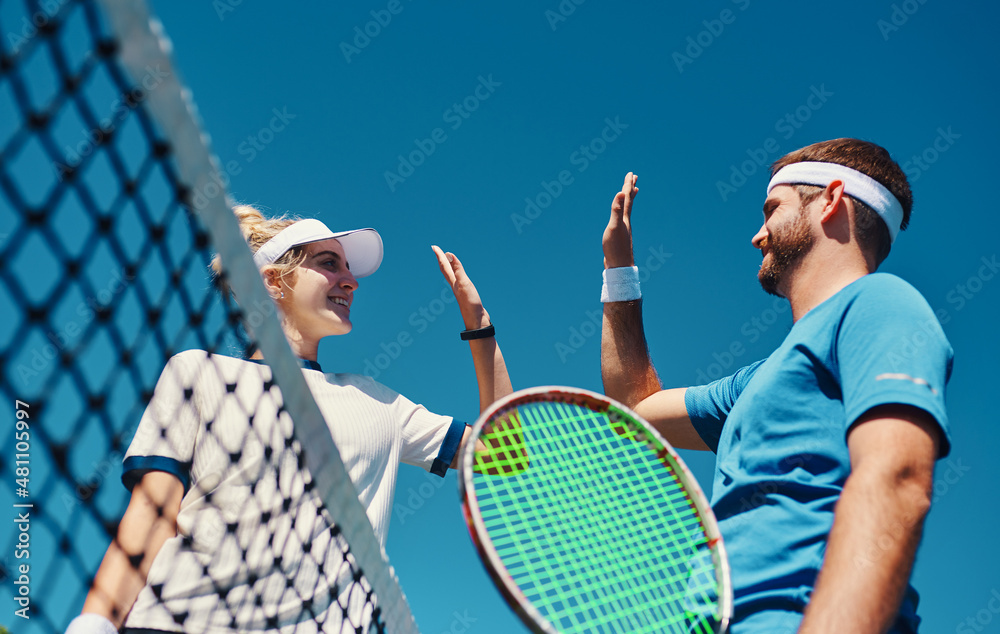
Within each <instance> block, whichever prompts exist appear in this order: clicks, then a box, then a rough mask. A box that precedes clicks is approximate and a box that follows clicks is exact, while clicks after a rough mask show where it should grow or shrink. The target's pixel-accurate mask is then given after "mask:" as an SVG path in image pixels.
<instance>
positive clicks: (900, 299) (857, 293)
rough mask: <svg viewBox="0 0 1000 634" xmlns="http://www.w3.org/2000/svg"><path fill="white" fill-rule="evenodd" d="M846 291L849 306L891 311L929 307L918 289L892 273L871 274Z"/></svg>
mask: <svg viewBox="0 0 1000 634" xmlns="http://www.w3.org/2000/svg"><path fill="white" fill-rule="evenodd" d="M845 290H847V291H848V293H846V296H845V297H844V299H845V300H846V301H845V303H846V304H847V305H848V306H853V305H856V304H862V305H866V306H873V307H885V308H888V309H890V310H891V309H903V310H907V309H909V308H913V307H920V308H925V307H928V306H929V305H928V303H927V299H926V298H924V296H923V295H922V294H921V293H920V291H918V290H917V289H916V287H914V286H913V285H912V284H910V283H909V282H907V281H906V280H904V279H903V278H901V277H898V276H896V275H893V274H891V273H870V274H868V275H866V276H864V277H862V278H861V279H859V280H857V281H856V282H854V283H853V284H851V285H850V286H849V287H848V288H847V289H845Z"/></svg>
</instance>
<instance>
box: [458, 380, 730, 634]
mask: <svg viewBox="0 0 1000 634" xmlns="http://www.w3.org/2000/svg"><path fill="white" fill-rule="evenodd" d="M477 445H478V447H479V448H480V449H481V448H482V447H483V445H485V446H486V450H485V451H483V450H479V451H477ZM612 462H613V463H614V464H611V465H610V466H609V464H610V463H612ZM615 467H617V469H616V468H615ZM459 494H460V496H461V499H462V509H463V513H464V515H465V519H466V522H467V524H468V526H469V533H470V535H471V537H472V540H473V542H474V544H475V546H476V549H477V550H478V551H479V554H480V558H481V560H482V561H483V564H484V566H485V567H486V569H487V572H488V573H489V574H490V576H491V578H492V579H493V581H494V583H495V584H496V585H497V587H498V589H499V590H500V592H501V594H502V595H503V596H504V598H505V599H506V600H507V602H508V604H509V605H510V606H511V608H512V609H513V610H514V612H515V613H516V614H517V615H518V616H519V617H520V618H521V620H522V621H523V622H524V623H525V624H526V625H527V626H528V627H529V628H530V629H531V630H532V631H534V632H545V633H555V632H601V631H607V632H617V631H636V632H637V631H649V632H679V633H685V634H688V633H691V632H696V633H698V634H702V633H706V634H707V633H709V632H713V633H714V632H725V631H726V630H727V628H728V626H729V621H730V619H731V615H732V609H733V599H732V589H731V585H730V579H729V565H728V562H727V559H726V553H725V546H724V544H723V540H722V536H721V534H720V533H719V528H718V524H717V523H716V521H715V516H714V514H713V513H712V510H711V507H710V506H709V504H708V500H707V498H706V497H705V495H704V493H703V492H702V490H701V487H699V486H698V482H697V481H696V480H695V478H694V476H693V475H692V474H691V472H690V471H689V470H688V468H687V466H686V465H685V464H684V463H683V461H682V460H681V459H680V458H679V457H678V456H677V453H676V452H675V451H674V449H673V448H672V447H671V446H670V445H669V444H668V443H667V442H666V441H665V440H664V439H663V438H662V437H661V436H660V435H659V434H658V433H657V432H656V430H655V429H653V428H652V426H651V425H649V424H648V423H647V422H645V421H644V420H643V419H642V418H640V417H639V416H638V415H637V414H636V413H635V412H633V411H632V410H630V409H629V408H627V407H625V406H624V405H622V404H620V403H617V402H615V401H614V400H612V399H609V398H608V397H606V396H603V395H601V394H597V393H595V392H590V391H587V390H581V389H576V388H568V387H560V386H543V387H536V388H531V389H527V390H521V391H518V392H515V393H514V394H511V395H510V396H507V397H505V398H503V399H501V400H499V401H497V402H496V403H494V404H493V405H492V406H491V407H490V408H488V409H487V410H486V411H484V412H483V414H482V415H481V416H480V417H479V419H478V420H477V421H476V423H475V425H473V428H472V433H471V436H470V438H469V441H467V442H466V443H465V446H464V448H463V451H462V455H461V458H460V461H459ZM563 498H565V499H563ZM622 520H624V522H622ZM616 522H617V523H616ZM595 527H596V528H595ZM597 533H606V534H607V538H606V539H603V538H602V537H601V536H600V535H597ZM595 535H596V536H595ZM643 551H646V554H644V553H643ZM626 560H627V561H626Z"/></svg>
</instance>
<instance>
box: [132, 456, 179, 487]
mask: <svg viewBox="0 0 1000 634" xmlns="http://www.w3.org/2000/svg"><path fill="white" fill-rule="evenodd" d="M150 471H163V472H166V473H169V474H171V475H173V476H177V479H178V480H180V481H181V484H183V485H184V493H187V492H188V489H190V488H191V465H190V464H189V463H186V462H181V461H179V460H174V459H173V458H167V457H164V456H129V457H128V458H125V461H124V462H123V463H122V484H124V485H125V488H126V489H128V490H129V491H131V490H132V488H133V487H134V486H135V485H136V484H138V483H139V480H141V479H142V476H144V475H146V474H147V473H149V472H150Z"/></svg>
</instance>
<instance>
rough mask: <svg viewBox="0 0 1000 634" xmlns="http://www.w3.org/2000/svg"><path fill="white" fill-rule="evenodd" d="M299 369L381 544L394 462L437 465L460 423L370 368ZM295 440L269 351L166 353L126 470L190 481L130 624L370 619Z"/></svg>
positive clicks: (186, 626)
mask: <svg viewBox="0 0 1000 634" xmlns="http://www.w3.org/2000/svg"><path fill="white" fill-rule="evenodd" d="M303 374H304V376H305V379H306V382H307V384H308V385H309V388H310V390H311V392H312V394H313V397H314V398H315V399H316V403H317V405H319V408H320V411H321V412H322V413H323V415H324V417H325V419H326V422H327V425H328V427H329V428H330V433H331V435H332V437H333V440H334V442H335V443H336V445H337V448H338V450H339V452H340V456H341V459H342V460H343V462H344V466H345V468H346V470H347V473H348V475H349V476H350V478H351V481H352V482H353V483H354V485H355V488H356V489H357V491H358V498H359V500H360V501H361V504H362V505H363V506H364V507H365V509H367V514H368V518H369V520H370V521H371V524H372V526H373V528H374V529H375V533H376V535H377V536H378V538H379V541H380V542H381V543H382V545H383V546H384V545H385V540H386V532H387V530H388V525H389V519H390V514H391V511H392V499H393V494H394V490H395V484H396V472H397V468H398V465H399V463H400V462H405V463H408V464H414V465H417V466H420V467H423V468H424V469H428V470H432V471H434V472H443V468H444V469H446V468H447V464H448V463H450V462H451V455H450V454H453V452H454V446H455V445H457V443H456V442H455V439H456V435H459V436H460V434H461V431H462V429H464V424H462V423H458V422H457V421H454V420H453V419H452V418H451V417H447V416H439V415H437V414H432V413H431V412H428V411H427V410H426V409H424V408H423V407H422V406H420V405H416V404H414V403H412V402H411V401H409V400H407V399H406V398H405V397H403V396H401V395H399V394H397V393H396V392H394V391H392V390H390V389H389V388H387V387H385V386H384V385H381V384H379V383H377V382H375V381H373V380H372V379H370V378H368V377H365V376H360V375H355V374H323V373H322V372H320V371H317V370H311V369H304V370H303ZM446 437H447V442H446ZM298 448H299V445H298V442H297V441H294V440H293V439H292V420H291V418H290V416H289V415H288V413H287V412H285V411H284V410H283V409H282V399H281V392H280V391H279V389H278V387H277V386H276V385H274V384H273V383H272V382H271V370H270V368H268V367H267V366H266V365H263V364H260V363H255V362H253V361H245V360H242V359H234V358H232V357H225V356H220V355H208V354H207V353H206V352H204V351H201V350H189V351H186V352H182V353H180V354H178V355H176V356H174V357H173V358H171V359H170V361H169V362H168V363H167V366H166V367H165V368H164V370H163V373H162V374H161V375H160V378H159V381H158V382H157V385H156V389H155V391H154V394H153V397H152V399H151V401H150V403H149V406H148V407H147V408H146V411H145V413H144V414H143V416H142V420H141V421H140V423H139V427H138V429H137V430H136V434H135V438H134V439H133V441H132V444H131V445H130V446H129V449H128V452H127V453H126V456H125V463H124V475H123V480H124V482H125V484H126V486H128V487H129V488H130V489H131V487H132V486H133V485H134V484H135V483H136V482H138V480H139V479H140V478H141V476H142V475H143V474H144V473H146V472H148V471H150V470H155V471H166V472H168V473H173V474H174V475H176V476H177V477H178V478H179V479H180V480H181V481H182V482H183V483H184V485H185V494H184V497H183V499H182V501H181V506H180V511H179V513H178V516H177V533H178V534H177V536H176V537H173V538H171V539H169V540H167V542H166V543H165V544H164V545H163V547H162V549H161V550H160V551H159V553H158V554H157V556H156V559H155V560H154V562H153V564H152V567H151V568H150V571H149V575H148V577H147V584H146V587H145V588H144V589H143V590H142V591H141V592H140V594H139V597H138V599H137V600H136V602H135V604H134V606H133V608H132V611H131V613H130V614H129V617H128V620H127V622H126V627H131V628H150V629H160V630H168V631H181V629H183V630H184V631H199V632H202V631H204V632H231V631H241V632H245V631H280V632H283V633H289V632H296V633H303V634H305V633H310V632H338V633H339V632H341V631H344V632H348V631H349V632H354V631H355V629H354V628H355V626H359V625H361V626H364V627H367V624H368V622H369V620H370V619H369V616H370V615H369V614H368V613H367V612H368V611H370V610H371V606H370V605H369V606H366V605H365V597H364V592H362V591H361V590H362V588H360V587H358V584H355V583H354V582H353V577H352V575H353V573H354V571H355V570H356V569H355V568H354V567H353V566H352V565H351V564H353V560H352V558H351V557H350V556H349V555H348V556H347V558H346V561H345V556H344V552H345V551H346V550H347V544H346V542H345V541H344V540H343V538H342V537H341V536H340V535H339V534H336V535H334V534H333V533H335V532H336V531H332V530H331V529H332V527H331V525H330V524H329V523H328V522H327V521H326V519H325V517H324V515H323V513H321V512H320V509H321V502H320V501H319V498H318V497H317V496H316V495H315V493H313V492H312V491H310V490H307V488H308V484H309V483H310V482H311V477H310V475H309V473H308V471H305V470H304V468H302V467H300V456H301V454H300V452H299V451H298ZM442 448H444V449H445V450H444V452H442ZM444 454H449V455H444ZM432 465H433V469H432ZM442 465H443V468H442ZM442 474H443V473H442ZM331 515H332V517H333V518H334V519H335V518H336V510H335V509H331ZM367 589H368V587H367V584H365V586H364V590H365V591H367ZM179 614H184V615H186V616H185V617H184V621H183V626H182V625H181V624H180V623H178V621H177V619H176V618H175V616H176V615H179ZM342 615H346V616H347V619H346V620H347V621H350V622H349V623H348V622H343V621H344V620H345V619H343V618H342ZM359 621H360V622H359Z"/></svg>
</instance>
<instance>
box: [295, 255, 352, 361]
mask: <svg viewBox="0 0 1000 634" xmlns="http://www.w3.org/2000/svg"><path fill="white" fill-rule="evenodd" d="M305 249H306V259H305V261H304V262H303V263H302V264H301V265H300V266H299V268H297V269H295V280H294V282H293V283H292V284H291V285H290V286H289V289H290V290H291V292H290V293H289V292H286V293H285V298H284V299H282V300H279V304H280V306H281V309H282V312H283V313H284V315H285V319H286V320H287V321H288V322H289V325H291V326H293V327H294V328H295V329H296V330H297V331H298V332H299V334H300V335H301V336H302V338H303V340H306V341H313V342H318V341H319V340H320V339H322V338H323V337H327V336H330V335H343V334H347V333H349V332H350V331H351V327H352V325H351V303H352V302H353V301H354V291H355V290H357V288H358V280H357V279H355V277H354V274H352V273H351V271H350V268H349V263H348V262H347V258H346V257H345V256H344V248H343V247H342V246H341V245H340V242H338V241H337V240H334V239H330V240H323V241H322V242H313V243H311V244H307V245H305Z"/></svg>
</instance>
